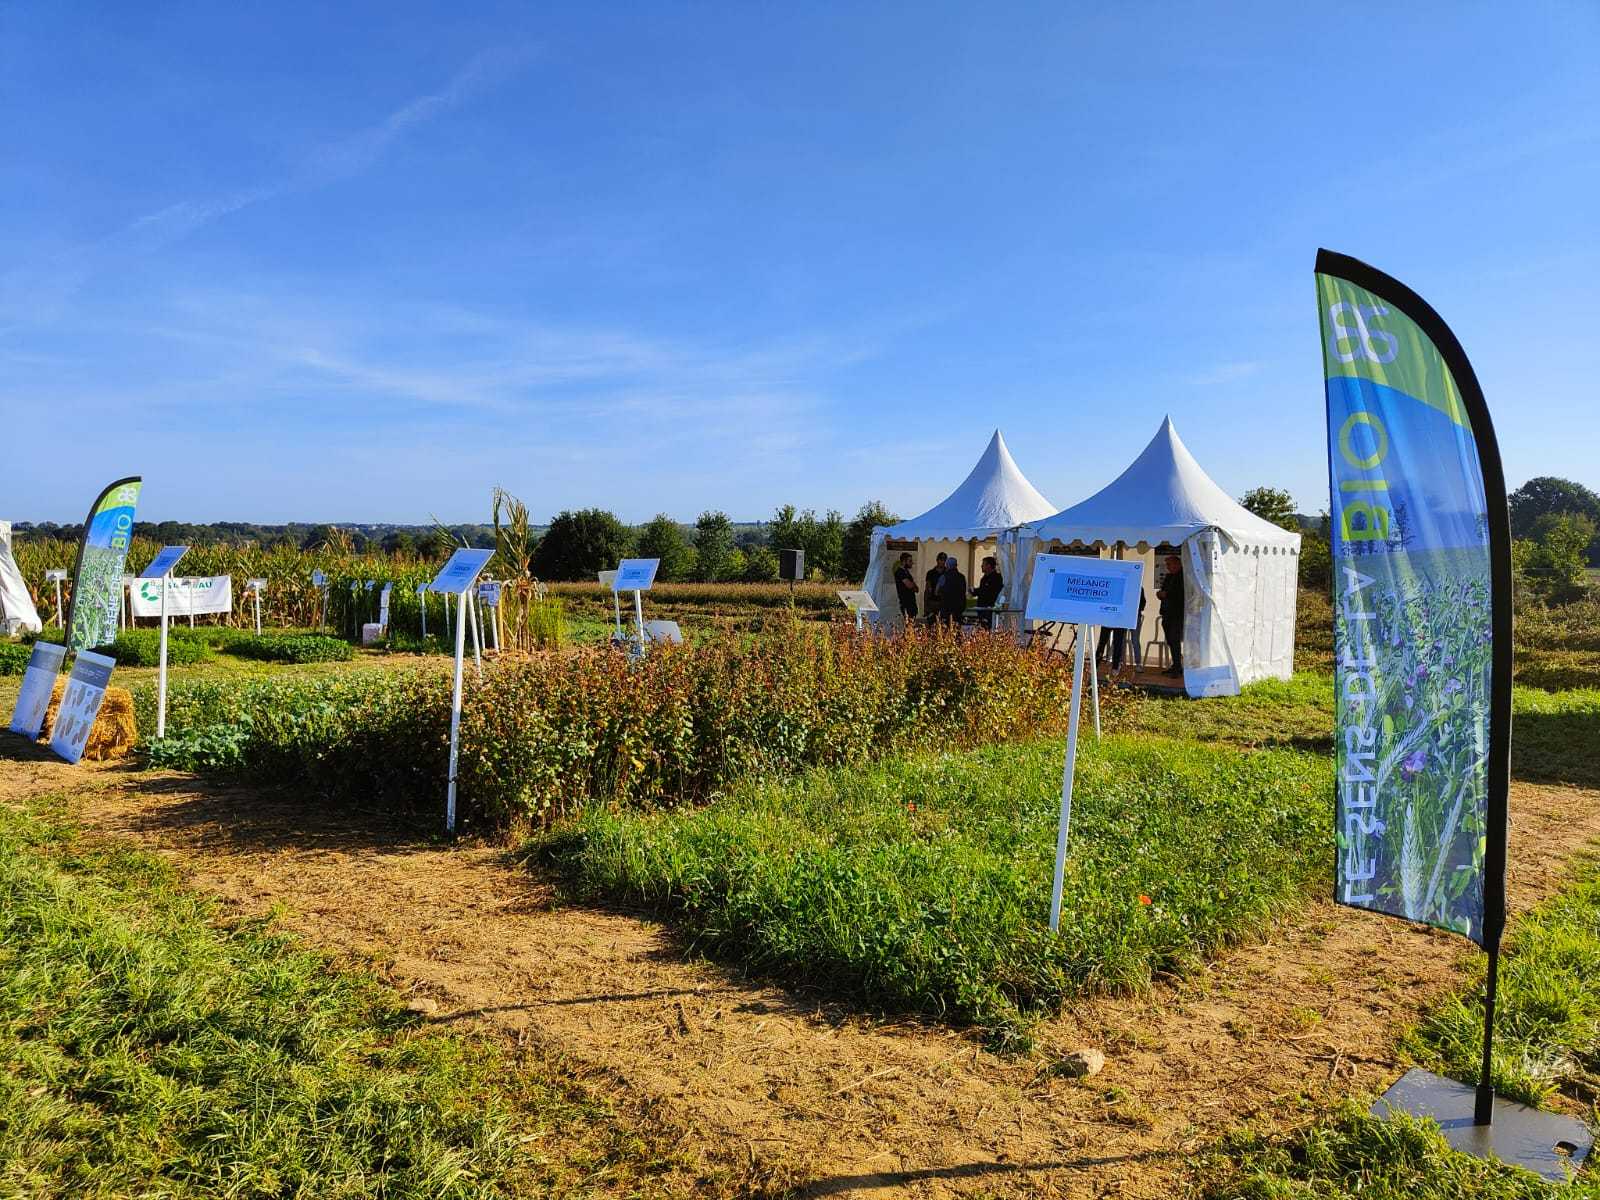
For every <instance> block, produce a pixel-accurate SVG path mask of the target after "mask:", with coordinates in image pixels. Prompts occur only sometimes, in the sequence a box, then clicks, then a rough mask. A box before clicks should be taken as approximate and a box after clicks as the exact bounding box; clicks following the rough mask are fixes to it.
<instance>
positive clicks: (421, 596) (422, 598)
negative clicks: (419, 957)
mask: <svg viewBox="0 0 1600 1200" xmlns="http://www.w3.org/2000/svg"><path fill="white" fill-rule="evenodd" d="M417 605H418V607H420V608H421V609H422V640H423V641H427V640H428V585H427V584H425V583H419V584H417Z"/></svg>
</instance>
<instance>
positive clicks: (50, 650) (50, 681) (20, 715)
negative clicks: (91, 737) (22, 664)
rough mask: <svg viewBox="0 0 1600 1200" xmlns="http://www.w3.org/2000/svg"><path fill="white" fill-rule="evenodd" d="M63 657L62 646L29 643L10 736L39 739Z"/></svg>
mask: <svg viewBox="0 0 1600 1200" xmlns="http://www.w3.org/2000/svg"><path fill="white" fill-rule="evenodd" d="M66 657H67V648H66V647H65V646H58V645H56V644H55V643H54V642H35V643H34V644H33V654H32V655H31V656H30V657H29V659H28V670H27V672H26V673H25V674H24V675H23V676H22V690H21V691H20V692H18V693H17V707H16V709H15V710H14V711H13V712H12V714H11V732H12V733H20V734H21V735H22V736H23V737H25V738H36V737H38V736H39V730H41V729H43V728H44V714H45V710H46V709H47V708H49V707H50V692H51V690H52V689H53V688H54V687H55V685H56V676H57V675H59V674H61V664H62V662H63V661H64V660H65V659H66Z"/></svg>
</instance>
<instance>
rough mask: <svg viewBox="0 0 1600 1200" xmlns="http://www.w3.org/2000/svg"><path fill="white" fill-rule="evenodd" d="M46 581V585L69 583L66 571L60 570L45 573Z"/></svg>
mask: <svg viewBox="0 0 1600 1200" xmlns="http://www.w3.org/2000/svg"><path fill="white" fill-rule="evenodd" d="M44 579H45V582H46V583H65V582H66V581H67V572H66V569H65V568H58V569H57V570H54V571H46V572H45V573H44Z"/></svg>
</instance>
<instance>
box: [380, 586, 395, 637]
mask: <svg viewBox="0 0 1600 1200" xmlns="http://www.w3.org/2000/svg"><path fill="white" fill-rule="evenodd" d="M392 591H394V584H392V583H386V584H384V585H383V591H381V592H379V593H378V625H379V626H380V627H381V628H383V629H387V628H389V593H390V592H392Z"/></svg>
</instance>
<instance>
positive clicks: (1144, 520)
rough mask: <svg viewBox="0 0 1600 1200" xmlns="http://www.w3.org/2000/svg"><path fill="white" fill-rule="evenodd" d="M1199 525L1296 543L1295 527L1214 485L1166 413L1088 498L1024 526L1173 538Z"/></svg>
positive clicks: (1250, 540)
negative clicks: (1124, 464) (1126, 462)
mask: <svg viewBox="0 0 1600 1200" xmlns="http://www.w3.org/2000/svg"><path fill="white" fill-rule="evenodd" d="M1203 529H1217V530H1221V531H1222V532H1223V533H1224V534H1226V535H1228V536H1229V537H1230V538H1231V539H1232V540H1234V541H1235V542H1242V543H1245V544H1249V545H1270V546H1298V545H1299V544H1300V535H1299V534H1298V533H1291V532H1290V531H1289V530H1287V529H1280V528H1279V527H1278V526H1276V525H1274V524H1273V523H1272V522H1271V521H1267V520H1263V519H1262V518H1261V517H1258V516H1256V515H1255V514H1254V513H1253V512H1251V511H1249V510H1248V509H1246V508H1245V507H1244V506H1243V505H1241V504H1240V503H1239V502H1238V501H1237V500H1235V499H1234V498H1233V497H1232V496H1230V495H1228V493H1227V492H1225V491H1223V490H1222V489H1221V488H1220V487H1218V486H1217V484H1216V482H1215V481H1214V480H1213V479H1212V478H1211V476H1209V475H1207V474H1206V473H1205V471H1204V470H1203V469H1202V468H1201V466H1200V464H1199V463H1198V462H1196V461H1195V458H1194V455H1192V454H1190V453H1189V448H1188V447H1187V446H1185V445H1184V444H1183V441H1182V439H1181V438H1179V437H1178V431H1177V430H1176V429H1174V428H1173V427H1172V418H1171V417H1167V418H1166V419H1165V420H1163V421H1162V422H1161V428H1160V429H1159V430H1157V431H1156V436H1155V437H1153V438H1151V439H1150V444H1149V445H1148V446H1146V447H1145V448H1144V452H1143V453H1142V454H1140V455H1139V457H1138V458H1136V459H1134V460H1133V462H1132V464H1131V465H1130V466H1129V467H1128V469H1127V470H1126V471H1124V472H1123V473H1122V474H1121V475H1118V476H1117V477H1116V478H1115V479H1114V480H1112V481H1111V482H1110V483H1108V484H1107V485H1106V486H1105V487H1103V488H1101V489H1100V490H1099V491H1098V492H1096V493H1095V494H1094V495H1092V496H1090V497H1089V498H1088V499H1087V500H1084V501H1082V502H1081V503H1078V504H1074V505H1073V506H1072V507H1071V508H1065V509H1062V510H1061V511H1060V512H1058V513H1056V514H1055V515H1054V516H1050V517H1046V518H1045V519H1043V520H1040V521H1035V522H1033V523H1032V524H1031V525H1030V527H1029V530H1028V531H1029V532H1030V533H1031V534H1033V535H1034V536H1036V537H1039V538H1054V539H1058V540H1060V541H1063V542H1071V541H1084V542H1104V543H1106V544H1107V545H1110V544H1113V543H1115V542H1126V543H1128V544H1129V545H1135V544H1137V543H1139V542H1146V543H1148V544H1150V545H1158V544H1159V543H1161V542H1170V543H1172V544H1174V545H1176V544H1177V543H1179V542H1182V541H1183V540H1184V539H1186V538H1188V537H1191V536H1193V535H1194V534H1196V533H1199V532H1200V531H1201V530H1203Z"/></svg>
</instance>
